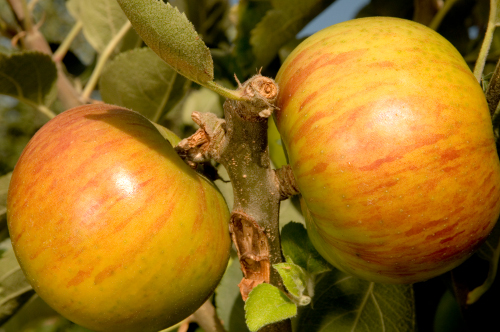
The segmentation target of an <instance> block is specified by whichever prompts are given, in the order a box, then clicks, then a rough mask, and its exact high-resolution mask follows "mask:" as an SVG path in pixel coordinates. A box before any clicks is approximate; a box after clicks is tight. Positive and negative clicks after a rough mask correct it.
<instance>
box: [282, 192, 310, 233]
mask: <svg viewBox="0 0 500 332" xmlns="http://www.w3.org/2000/svg"><path fill="white" fill-rule="evenodd" d="M296 199H297V198H296V197H291V198H289V199H287V200H284V201H282V202H281V204H280V228H281V229H283V227H285V225H287V224H288V223H290V222H292V221H293V222H298V223H301V224H305V220H304V216H303V215H302V213H301V211H300V208H297V207H296V206H295V204H294V201H295V200H296Z"/></svg>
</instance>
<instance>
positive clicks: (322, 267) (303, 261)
mask: <svg viewBox="0 0 500 332" xmlns="http://www.w3.org/2000/svg"><path fill="white" fill-rule="evenodd" d="M281 246H282V250H283V254H284V255H285V257H290V258H291V260H292V261H293V262H294V263H295V264H297V265H299V266H301V267H302V268H303V269H305V270H306V271H307V272H308V273H309V274H311V275H317V274H320V273H324V272H327V271H329V270H331V269H332V267H331V265H330V264H329V263H328V262H327V261H326V260H325V259H324V258H323V257H321V255H320V254H319V253H318V252H317V251H316V249H315V248H314V246H313V244H312V242H311V240H309V237H308V236H307V231H306V229H305V227H304V225H303V224H299V223H296V222H291V223H288V224H286V225H285V226H284V227H283V229H282V230H281Z"/></svg>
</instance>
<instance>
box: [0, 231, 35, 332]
mask: <svg viewBox="0 0 500 332" xmlns="http://www.w3.org/2000/svg"><path fill="white" fill-rule="evenodd" d="M33 294H34V292H33V290H32V288H31V286H30V284H29V283H28V282H27V281H26V278H25V277H24V274H23V272H22V271H21V267H20V266H19V264H18V263H17V260H16V256H15V255H14V250H12V245H11V243H10V239H6V240H4V241H2V242H1V243H0V325H1V324H3V323H4V322H5V321H7V320H8V319H9V318H10V317H11V316H12V315H14V314H15V313H16V312H17V310H19V308H20V307H21V306H22V305H23V304H24V303H25V302H26V301H28V300H29V298H30V297H31V296H32V295H33Z"/></svg>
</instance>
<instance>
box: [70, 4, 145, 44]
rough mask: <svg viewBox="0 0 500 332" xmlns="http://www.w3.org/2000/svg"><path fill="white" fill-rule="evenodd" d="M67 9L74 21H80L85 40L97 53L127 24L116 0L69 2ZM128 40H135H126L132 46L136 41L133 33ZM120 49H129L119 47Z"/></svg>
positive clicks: (136, 37) (136, 38)
mask: <svg viewBox="0 0 500 332" xmlns="http://www.w3.org/2000/svg"><path fill="white" fill-rule="evenodd" d="M67 7H68V10H69V12H70V13H71V15H72V16H73V17H74V18H75V19H79V20H81V21H82V23H83V34H84V35H85V38H86V39H87V41H88V42H89V43H90V45H92V47H93V48H94V49H95V50H96V51H97V52H98V53H101V52H102V51H104V49H105V48H106V46H107V45H108V44H109V42H110V41H111V39H113V37H115V36H116V35H117V34H118V32H119V31H120V29H121V28H122V26H123V25H124V24H125V23H126V22H127V17H126V16H125V14H124V13H123V11H122V10H121V8H120V6H119V5H118V3H117V2H116V0H69V1H68V3H67ZM129 33H130V32H129ZM134 35H135V36H134ZM128 38H130V39H135V41H133V40H132V41H131V40H128V43H131V44H134V45H135V43H136V42H137V40H138V36H137V34H135V32H132V36H131V35H129V36H128ZM124 39H127V37H125V38H124ZM122 44H123V41H122ZM120 48H121V49H123V48H125V49H127V48H130V47H123V45H121V46H120Z"/></svg>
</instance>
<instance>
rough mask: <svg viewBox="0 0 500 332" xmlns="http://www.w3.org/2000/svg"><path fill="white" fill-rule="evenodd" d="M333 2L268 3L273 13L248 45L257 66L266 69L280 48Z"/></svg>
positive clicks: (291, 0) (295, 0)
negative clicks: (250, 47)
mask: <svg viewBox="0 0 500 332" xmlns="http://www.w3.org/2000/svg"><path fill="white" fill-rule="evenodd" d="M332 2H334V0H313V1H303V0H271V4H272V6H273V9H271V10H269V11H268V12H267V13H266V16H264V18H263V19H262V21H260V22H259V24H257V26H256V27H255V29H253V30H252V36H251V38H250V44H251V45H252V51H253V54H254V56H255V57H256V64H257V65H259V66H266V65H267V64H269V62H271V60H272V59H273V58H274V57H275V56H276V55H277V54H278V51H279V49H280V47H281V46H283V45H285V44H286V43H287V42H288V41H289V40H290V39H292V38H294V37H295V36H296V35H297V33H299V32H300V30H302V29H303V28H304V27H305V26H306V24H307V23H309V22H310V21H311V20H312V19H313V18H314V17H316V15H318V14H319V13H321V12H322V11H323V10H324V9H325V8H327V7H328V6H329V5H330V4H331V3H332Z"/></svg>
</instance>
